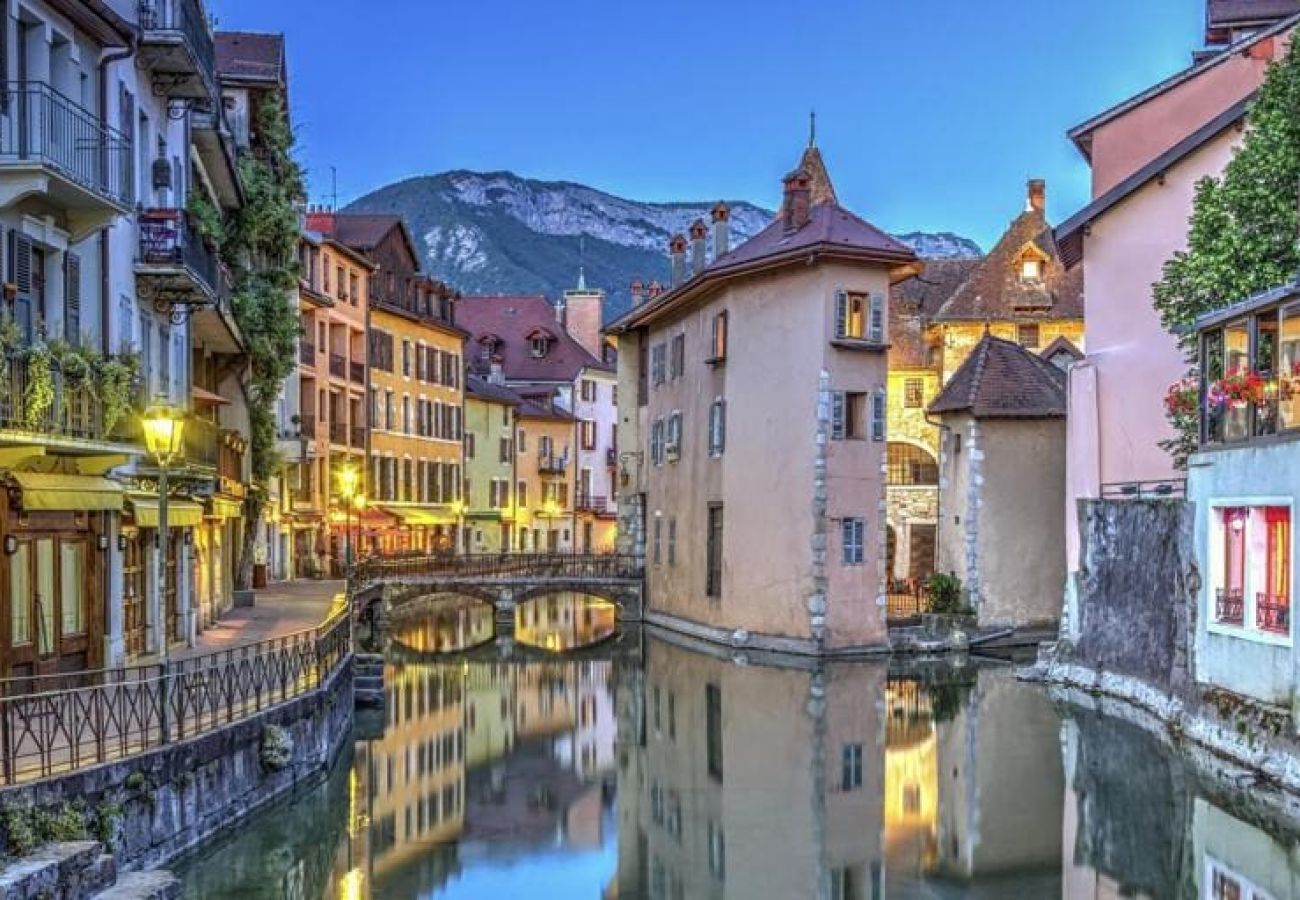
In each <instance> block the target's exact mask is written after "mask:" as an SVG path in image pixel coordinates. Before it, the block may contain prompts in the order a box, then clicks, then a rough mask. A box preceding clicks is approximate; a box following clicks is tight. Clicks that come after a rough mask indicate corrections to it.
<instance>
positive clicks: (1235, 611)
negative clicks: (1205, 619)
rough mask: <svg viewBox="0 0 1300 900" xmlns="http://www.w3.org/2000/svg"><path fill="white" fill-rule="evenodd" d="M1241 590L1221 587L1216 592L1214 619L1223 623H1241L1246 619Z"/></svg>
mask: <svg viewBox="0 0 1300 900" xmlns="http://www.w3.org/2000/svg"><path fill="white" fill-rule="evenodd" d="M1245 608H1246V607H1245V601H1244V599H1243V598H1242V595H1241V591H1228V590H1224V589H1223V588H1220V589H1219V590H1217V591H1215V594H1214V621H1216V622H1219V623H1221V624H1223V625H1240V624H1242V623H1243V622H1244V621H1245V619H1246V612H1245Z"/></svg>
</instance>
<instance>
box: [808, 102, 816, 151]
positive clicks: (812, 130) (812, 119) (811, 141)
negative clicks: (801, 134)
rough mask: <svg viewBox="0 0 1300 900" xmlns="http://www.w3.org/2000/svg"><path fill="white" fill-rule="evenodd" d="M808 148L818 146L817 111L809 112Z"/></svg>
mask: <svg viewBox="0 0 1300 900" xmlns="http://www.w3.org/2000/svg"><path fill="white" fill-rule="evenodd" d="M808 146H809V147H816V146H817V110H815V109H812V110H809V111H808Z"/></svg>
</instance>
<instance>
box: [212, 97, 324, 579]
mask: <svg viewBox="0 0 1300 900" xmlns="http://www.w3.org/2000/svg"><path fill="white" fill-rule="evenodd" d="M239 175H240V180H241V181H242V182H243V186H244V205H243V206H242V207H240V208H239V210H238V211H237V212H236V213H235V214H234V215H233V216H232V217H231V219H230V221H229V222H227V223H225V226H224V228H223V229H221V232H222V233H223V234H224V240H223V242H222V244H221V256H222V259H223V260H224V261H225V262H226V265H227V266H229V267H230V270H231V273H232V275H233V282H234V285H233V287H234V292H233V297H232V306H233V308H234V315H235V322H236V324H238V326H239V330H240V332H241V333H242V335H243V338H244V344H245V346H246V348H247V353H248V363H249V374H248V380H247V381H246V383H245V385H244V392H245V396H246V399H247V402H248V416H249V422H250V434H249V452H250V455H251V458H252V470H253V484H252V485H250V488H249V491H248V498H247V500H246V501H245V507H244V522H245V528H244V541H243V546H242V547H241V548H240V556H239V565H238V567H237V568H236V571H235V582H236V585H237V587H239V588H240V589H246V588H248V587H249V586H250V585H251V583H252V575H253V548H254V545H255V544H256V542H257V535H258V533H259V532H260V530H261V524H262V514H263V511H264V509H265V506H266V500H267V492H266V483H267V481H268V480H269V479H270V478H272V477H273V476H275V475H276V474H277V473H278V471H279V470H280V468H281V466H282V460H281V459H280V456H279V454H278V452H277V450H276V429H275V403H276V400H277V399H278V398H279V396H280V390H281V388H282V387H283V385H284V380H285V379H286V378H288V377H289V375H290V374H291V373H292V372H293V370H294V368H295V367H296V366H297V352H298V348H297V344H298V338H299V336H300V334H301V325H300V324H299V321H298V307H297V301H296V294H295V289H296V287H297V279H298V261H297V259H298V256H297V249H298V209H297V206H298V203H299V201H300V200H301V198H302V197H303V196H304V188H303V174H302V169H301V168H300V167H299V165H298V163H297V162H296V161H295V160H294V158H293V132H292V130H291V129H290V128H289V123H288V119H287V117H286V115H285V109H284V101H283V98H282V97H281V96H280V95H279V94H278V93H275V94H268V95H265V96H263V97H262V98H261V99H260V101H259V102H258V103H257V105H256V109H255V115H254V121H253V151H252V152H250V153H247V154H245V155H243V156H241V157H240V159H239Z"/></svg>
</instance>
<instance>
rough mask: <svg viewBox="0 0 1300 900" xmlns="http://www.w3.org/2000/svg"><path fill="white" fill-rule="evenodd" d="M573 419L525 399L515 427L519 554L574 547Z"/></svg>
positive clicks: (556, 409)
mask: <svg viewBox="0 0 1300 900" xmlns="http://www.w3.org/2000/svg"><path fill="white" fill-rule="evenodd" d="M573 437H574V419H573V416H571V415H569V414H568V413H566V412H564V411H563V410H561V409H558V408H557V407H555V406H552V405H549V404H547V403H543V402H541V401H538V400H528V399H526V400H525V401H524V402H523V403H521V404H520V406H519V411H518V419H517V421H516V426H515V453H516V455H517V457H518V458H517V459H516V461H515V477H516V479H517V480H516V484H515V532H516V538H515V540H516V546H517V548H518V549H519V550H520V551H525V552H534V553H536V552H544V553H556V552H562V551H563V552H567V551H569V550H572V549H573V532H574V511H573Z"/></svg>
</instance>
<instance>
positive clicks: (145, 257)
mask: <svg viewBox="0 0 1300 900" xmlns="http://www.w3.org/2000/svg"><path fill="white" fill-rule="evenodd" d="M140 262H142V263H145V264H146V265H151V266H168V267H172V266H174V267H176V268H180V269H184V270H185V271H187V272H188V273H189V274H190V275H191V277H193V278H194V279H195V280H196V281H197V282H198V283H199V284H200V285H201V287H203V288H204V289H205V291H206V293H207V294H209V295H210V296H212V297H215V298H216V299H217V300H218V301H221V302H223V303H224V302H225V300H226V299H227V297H228V295H229V290H228V289H227V285H226V278H225V273H224V272H223V271H222V269H221V261H220V260H219V259H218V258H217V254H216V252H215V251H214V250H213V249H212V248H211V247H209V246H208V244H207V242H206V241H205V240H203V238H202V236H201V235H200V234H199V232H198V229H196V228H195V227H194V225H193V224H191V222H190V219H189V216H188V215H186V213H185V211H184V210H181V209H146V210H143V211H141V213H140Z"/></svg>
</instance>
